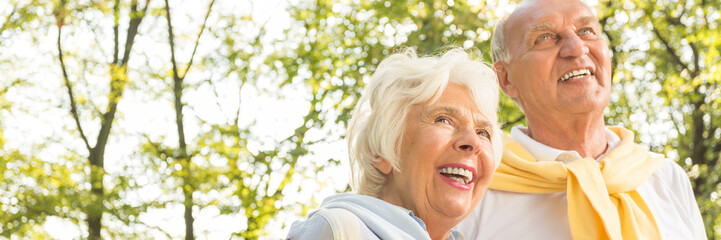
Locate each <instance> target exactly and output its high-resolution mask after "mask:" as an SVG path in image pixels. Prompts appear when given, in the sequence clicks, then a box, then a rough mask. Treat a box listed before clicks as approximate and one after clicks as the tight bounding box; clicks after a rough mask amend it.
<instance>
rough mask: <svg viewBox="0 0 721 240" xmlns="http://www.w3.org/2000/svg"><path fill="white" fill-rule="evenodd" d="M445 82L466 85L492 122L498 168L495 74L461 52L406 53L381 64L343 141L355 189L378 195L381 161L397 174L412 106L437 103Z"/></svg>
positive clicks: (381, 184)
mask: <svg viewBox="0 0 721 240" xmlns="http://www.w3.org/2000/svg"><path fill="white" fill-rule="evenodd" d="M449 82H452V83H456V84H459V85H461V86H464V87H466V88H467V89H468V91H469V92H470V94H471V97H472V98H473V100H474V101H475V104H476V106H477V107H478V109H479V110H480V112H481V113H482V114H483V115H484V116H486V117H487V118H488V120H489V121H490V122H492V123H493V133H492V137H491V142H492V144H493V153H494V156H495V162H496V167H498V165H499V163H500V159H501V150H502V143H501V142H502V140H501V135H500V134H501V130H500V128H499V126H498V116H497V111H498V80H497V78H496V74H495V73H494V72H493V71H492V70H491V68H490V67H489V66H488V64H486V63H484V62H482V61H480V60H472V59H471V57H470V56H469V54H468V53H466V52H465V51H464V50H461V49H459V48H450V49H449V50H448V51H446V52H445V53H443V54H442V55H440V56H423V57H419V56H417V55H416V53H415V51H414V50H412V49H405V50H404V51H402V52H401V53H396V54H393V55H390V56H388V57H387V58H386V59H384V60H383V61H381V63H380V64H379V65H378V68H377V69H376V71H375V73H374V74H373V76H372V77H371V82H370V83H369V84H368V85H367V86H366V88H365V92H364V93H363V95H362V96H361V98H360V99H359V100H358V103H357V104H356V106H355V109H354V110H353V113H352V118H351V120H350V123H349V124H348V138H347V139H348V149H349V157H350V163H351V173H352V176H351V187H352V189H353V190H354V191H356V192H358V193H360V194H364V195H369V196H376V197H377V196H378V195H379V194H380V190H381V188H382V187H383V184H384V183H385V177H384V175H383V173H381V172H380V171H379V170H378V169H376V168H375V167H373V164H372V163H373V162H375V161H380V159H381V158H382V159H384V160H386V161H388V162H389V163H390V165H391V166H392V167H393V171H401V169H400V168H399V166H400V161H401V159H400V152H401V142H402V139H403V134H404V132H403V131H404V129H405V119H406V116H407V115H408V112H409V111H410V109H411V107H412V106H413V105H414V104H418V103H423V102H426V101H429V100H430V102H431V103H433V102H435V101H437V100H438V98H439V97H440V95H441V94H442V93H443V91H444V90H445V88H446V86H447V85H448V83H449Z"/></svg>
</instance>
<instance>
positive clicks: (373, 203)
mask: <svg viewBox="0 0 721 240" xmlns="http://www.w3.org/2000/svg"><path fill="white" fill-rule="evenodd" d="M324 208H325V209H331V208H342V209H345V210H348V211H350V212H351V213H353V215H355V217H357V218H358V220H360V222H361V223H362V224H361V226H360V233H361V236H360V238H361V239H430V237H429V236H428V232H427V229H426V224H425V223H424V222H423V220H421V219H420V218H418V217H416V216H415V215H414V214H413V212H412V211H411V210H408V209H405V208H402V207H399V206H396V205H393V204H390V203H388V202H386V201H383V200H380V199H378V198H374V197H370V196H365V195H359V194H353V193H340V194H336V195H333V196H330V197H328V198H326V199H325V200H324V201H323V203H322V204H321V206H320V207H319V209H324ZM317 212H318V210H316V211H314V212H311V213H310V214H309V215H308V219H307V220H305V221H297V222H294V223H293V225H292V226H291V228H290V232H289V233H288V236H287V237H286V238H287V239H293V240H296V239H298V240H302V239H333V236H334V234H333V229H332V228H331V225H330V223H329V222H328V220H327V219H325V217H323V216H321V215H320V214H316V213H317ZM460 239H463V237H462V236H461V235H460V233H459V232H457V231H455V230H451V232H450V234H449V237H448V238H447V239H446V240H460Z"/></svg>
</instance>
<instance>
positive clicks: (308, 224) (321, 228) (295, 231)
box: [286, 215, 333, 240]
mask: <svg viewBox="0 0 721 240" xmlns="http://www.w3.org/2000/svg"><path fill="white" fill-rule="evenodd" d="M286 239H291V240H306V239H309V240H310V239H327V240H332V239H333V230H332V229H331V226H330V224H329V223H328V221H327V220H326V219H325V218H324V217H323V216H320V215H314V216H312V217H310V218H309V219H308V220H306V221H303V222H295V223H293V225H292V226H291V227H290V232H289V233H288V236H287V237H286Z"/></svg>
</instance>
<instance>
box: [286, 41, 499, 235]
mask: <svg viewBox="0 0 721 240" xmlns="http://www.w3.org/2000/svg"><path fill="white" fill-rule="evenodd" d="M497 106H498V83H497V80H496V75H495V74H494V72H493V71H492V70H491V69H490V68H489V67H488V66H487V65H486V64H484V63H482V62H480V61H476V60H471V59H470V58H469V56H468V54H467V53H465V52H464V51H463V50H459V49H451V50H450V51H447V52H446V53H445V54H443V55H442V56H440V57H418V56H416V54H415V53H414V52H413V51H410V50H408V51H406V52H404V53H400V54H394V55H391V56H389V57H388V58H386V59H385V60H383V61H382V62H381V63H380V65H379V66H378V68H377V69H376V71H375V73H374V74H373V77H372V80H371V82H370V84H369V85H368V86H367V88H366V89H365V93H364V94H363V96H362V97H361V98H360V100H359V101H358V104H357V105H356V107H355V109H354V111H353V114H352V119H351V121H350V123H349V125H348V147H349V150H350V151H349V152H350V161H351V170H352V171H351V172H352V173H353V179H352V186H353V189H354V191H356V192H357V194H354V193H342V194H337V195H334V196H331V197H328V198H327V199H325V201H324V202H323V204H322V205H321V206H320V208H319V209H318V210H317V211H314V212H312V213H310V215H309V216H308V219H307V220H305V221H299V222H295V223H293V225H292V227H291V230H290V233H289V234H288V239H459V237H460V236H459V233H457V232H455V231H453V230H452V228H453V226H455V225H456V224H457V223H459V222H460V221H461V220H462V219H463V218H464V217H466V215H468V213H469V212H470V211H471V210H473V207H474V206H476V204H477V203H478V201H479V200H480V199H481V197H482V196H483V194H484V193H485V191H486V189H487V187H488V183H489V182H490V179H491V175H492V174H493V172H494V170H495V168H496V166H498V163H499V160H500V156H501V154H500V153H501V152H500V151H501V137H500V133H501V132H500V130H499V128H498V124H497V116H496V111H497Z"/></svg>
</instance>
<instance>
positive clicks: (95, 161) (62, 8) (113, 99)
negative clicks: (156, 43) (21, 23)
mask: <svg viewBox="0 0 721 240" xmlns="http://www.w3.org/2000/svg"><path fill="white" fill-rule="evenodd" d="M148 4H149V0H146V1H145V3H144V4H143V5H140V4H139V3H138V1H136V0H133V1H132V2H131V3H130V12H129V22H128V28H127V32H126V40H125V41H124V44H123V45H122V47H123V48H122V51H123V52H122V53H121V52H120V51H121V42H120V33H119V31H120V14H121V13H120V7H121V2H120V0H116V1H115V2H113V3H108V2H101V3H98V4H97V5H95V6H83V4H82V3H75V2H68V1H66V0H61V1H60V2H58V3H57V7H56V8H55V10H54V12H53V15H54V17H55V19H56V26H57V29H58V37H57V47H58V60H59V63H60V68H61V70H62V77H63V80H64V81H65V87H66V89H67V94H68V97H69V99H70V101H69V102H70V114H71V116H72V118H73V119H74V120H75V124H76V126H77V131H78V134H79V136H80V138H81V139H82V141H83V143H84V144H85V148H86V150H87V151H88V153H89V155H88V156H87V159H88V165H89V166H90V171H89V173H88V175H89V182H90V194H89V196H88V197H89V200H88V201H89V202H88V203H87V205H86V206H85V207H84V208H85V209H84V211H85V214H86V215H87V225H88V239H100V238H101V230H102V228H103V227H102V221H101V220H102V218H103V213H105V212H106V211H107V210H106V209H105V208H106V206H105V202H106V201H107V200H106V189H105V187H104V182H103V179H104V178H105V175H106V173H105V170H104V164H105V163H104V160H105V149H106V148H107V142H108V138H109V137H110V133H111V132H110V130H111V127H112V126H113V120H114V119H115V116H116V111H117V108H118V103H119V102H120V99H121V97H122V94H123V91H124V90H125V88H126V86H127V84H128V81H129V79H128V76H127V70H128V69H127V64H128V61H129V59H130V56H131V50H132V47H133V44H134V43H135V37H136V36H137V34H138V27H139V26H140V23H141V21H142V20H143V17H144V16H145V14H146V11H147V9H148ZM110 6H111V8H112V10H109V9H105V10H106V11H108V12H109V13H111V14H113V17H114V25H113V33H114V43H115V44H114V47H113V55H112V61H111V62H109V63H108V69H109V70H108V73H107V77H108V78H109V82H108V88H109V92H108V94H107V95H106V98H107V104H106V109H105V110H104V111H102V112H99V116H97V117H98V118H99V125H100V130H99V131H98V133H97V136H96V137H95V138H96V140H95V143H94V144H91V142H90V141H89V139H88V137H87V136H86V134H85V131H84V129H83V123H82V120H81V117H80V114H79V109H78V100H79V99H77V98H76V97H77V96H76V95H75V93H74V92H73V87H74V84H73V82H74V81H77V80H74V79H71V76H70V75H69V74H68V70H67V66H66V64H65V59H66V56H65V55H64V53H63V47H62V39H63V34H62V33H63V31H62V30H63V29H64V27H65V28H67V27H71V26H72V25H71V24H73V23H76V22H77V19H74V17H75V16H74V15H73V11H77V12H83V11H89V10H90V8H91V7H99V8H100V10H101V11H102V10H104V9H103V8H104V7H110ZM73 8H77V9H73ZM77 78H83V77H82V76H78V77H77ZM83 100H84V99H83ZM83 100H81V101H80V102H81V104H82V103H86V102H85V101H83ZM87 104H92V103H87ZM83 105H86V104H83ZM86 106H88V105H86ZM93 108H96V109H97V106H93Z"/></svg>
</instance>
